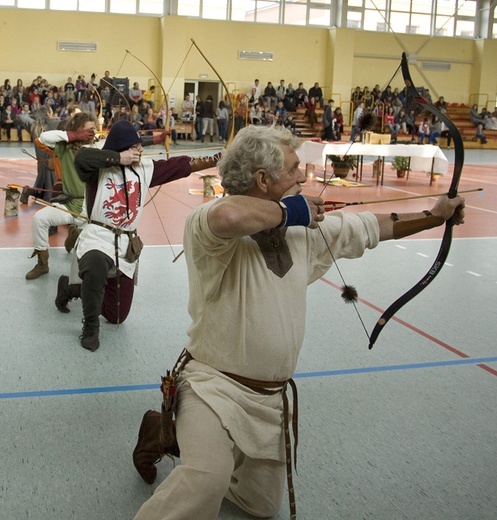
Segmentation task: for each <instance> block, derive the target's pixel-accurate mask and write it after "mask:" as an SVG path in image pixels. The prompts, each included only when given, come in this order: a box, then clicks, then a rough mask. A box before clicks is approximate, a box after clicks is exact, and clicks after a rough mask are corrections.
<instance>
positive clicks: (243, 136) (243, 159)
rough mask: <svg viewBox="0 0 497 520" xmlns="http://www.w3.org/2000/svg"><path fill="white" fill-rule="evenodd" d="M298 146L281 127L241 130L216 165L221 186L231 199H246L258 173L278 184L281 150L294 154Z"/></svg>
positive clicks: (282, 155)
mask: <svg viewBox="0 0 497 520" xmlns="http://www.w3.org/2000/svg"><path fill="white" fill-rule="evenodd" d="M300 144H301V142H300V139H299V138H298V137H296V136H294V135H293V134H292V132H290V130H288V129H286V128H284V127H282V126H254V125H250V126H247V127H245V128H242V129H241V130H240V131H239V132H238V133H237V134H236V136H235V139H234V140H233V142H232V143H231V145H230V146H229V148H228V149H226V150H225V151H223V154H222V157H221V160H220V161H219V163H218V164H217V166H218V168H219V173H220V175H221V177H222V182H221V184H222V185H223V187H224V189H225V190H226V191H227V192H228V193H229V194H230V195H246V194H247V193H248V192H250V190H251V189H252V188H253V187H254V185H255V181H256V179H255V175H254V174H255V172H256V171H257V170H259V169H263V170H266V172H267V174H268V175H269V177H270V178H271V179H272V180H273V181H275V182H276V181H278V179H279V173H280V171H281V170H282V168H283V166H284V153H283V146H285V145H286V146H290V147H291V148H292V149H293V150H296V149H297V148H298V147H299V146H300Z"/></svg>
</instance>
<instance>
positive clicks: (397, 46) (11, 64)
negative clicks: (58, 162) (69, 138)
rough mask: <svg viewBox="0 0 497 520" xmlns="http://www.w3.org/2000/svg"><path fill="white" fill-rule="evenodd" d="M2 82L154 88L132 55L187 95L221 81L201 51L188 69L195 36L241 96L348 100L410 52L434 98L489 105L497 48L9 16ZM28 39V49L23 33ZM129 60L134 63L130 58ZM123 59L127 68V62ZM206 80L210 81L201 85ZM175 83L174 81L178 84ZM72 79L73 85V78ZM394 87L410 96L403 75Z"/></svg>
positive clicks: (495, 85)
mask: <svg viewBox="0 0 497 520" xmlns="http://www.w3.org/2000/svg"><path fill="white" fill-rule="evenodd" d="M1 14H2V16H1V22H0V26H1V30H0V46H1V48H2V49H3V51H2V60H1V62H0V81H2V82H3V80H4V79H5V78H9V79H10V80H11V83H12V84H15V82H16V80H17V78H21V79H23V80H24V82H25V83H26V84H30V82H31V80H32V79H33V78H34V77H36V76H37V75H38V74H40V75H42V76H43V77H46V78H47V80H48V81H49V82H50V83H54V84H57V85H59V84H62V83H64V82H65V81H66V79H67V77H68V76H74V75H78V74H84V75H85V76H86V78H87V79H89V77H90V75H91V73H92V72H95V73H96V74H97V76H98V77H100V76H101V75H103V72H104V71H105V70H107V69H108V70H110V72H111V76H115V75H118V76H119V77H128V78H129V80H130V83H132V82H134V81H138V82H139V83H140V87H141V88H145V87H146V86H147V83H148V80H149V78H151V77H152V74H151V73H150V72H149V71H148V70H147V69H146V67H145V66H144V65H143V64H141V63H140V62H138V61H137V60H135V59H134V58H132V57H131V56H130V55H127V56H126V49H128V50H129V51H130V52H132V53H133V54H135V55H136V56H137V57H139V58H140V59H141V60H143V62H145V63H146V64H147V65H148V66H149V67H150V68H151V69H152V70H153V71H154V72H155V73H157V74H158V75H159V77H160V79H161V81H162V83H163V85H164V87H165V89H166V90H170V93H171V95H172V96H173V99H174V97H175V98H176V104H177V105H178V104H179V103H180V102H181V99H182V97H183V82H184V80H201V81H206V80H207V81H211V80H212V81H217V77H216V75H215V74H214V72H213V71H212V70H211V69H210V67H209V65H208V64H207V63H206V62H205V60H204V59H203V58H202V56H201V55H200V53H199V52H198V51H197V50H196V49H195V48H193V49H192V50H191V51H190V52H189V55H188V57H187V59H186V60H185V62H184V63H183V64H182V62H183V60H184V58H185V55H186V53H187V51H188V49H189V48H190V45H191V41H190V39H191V38H194V39H195V41H196V42H197V44H198V45H199V47H200V48H201V49H202V51H203V52H204V53H205V55H206V57H207V58H208V59H209V60H210V61H211V62H212V64H213V65H214V67H215V68H216V69H217V70H218V72H219V73H220V75H221V76H222V77H223V79H224V80H225V81H226V82H228V83H229V84H230V86H231V87H233V85H236V88H238V89H239V90H241V91H242V92H247V93H249V92H250V87H251V85H252V83H253V80H254V79H255V78H259V80H260V84H261V86H262V87H264V86H265V85H266V84H267V82H268V81H272V83H273V85H275V86H276V85H277V84H278V83H279V80H280V79H285V82H286V84H287V85H288V83H290V82H291V83H293V84H294V86H295V87H296V86H297V84H298V82H300V81H302V82H303V83H304V85H305V87H306V88H307V89H309V87H311V86H312V85H313V84H314V83H315V82H316V81H317V82H319V84H320V85H321V86H322V87H324V95H325V97H329V96H330V95H331V94H333V95H334V97H335V96H337V97H338V99H337V100H336V101H337V104H338V103H339V102H340V100H341V101H342V102H344V101H347V100H348V99H349V98H350V92H351V89H352V88H354V87H355V86H356V85H360V86H361V87H363V86H365V85H367V86H369V87H371V88H372V87H373V86H374V84H376V83H379V84H380V86H381V87H384V86H385V85H386V84H387V83H388V81H389V80H390V78H391V77H392V75H393V73H394V71H395V69H396V68H397V66H398V64H399V60H400V56H401V54H402V52H403V51H404V50H406V51H408V53H412V54H417V57H418V61H417V63H414V64H412V66H411V74H412V77H413V80H414V83H415V84H416V85H418V86H419V85H423V86H425V87H427V88H429V89H430V91H431V92H432V96H433V99H434V100H436V98H437V97H438V96H440V95H443V96H444V97H445V99H446V100H447V101H449V102H451V101H454V102H459V103H460V102H468V100H469V96H470V94H471V93H473V92H478V91H480V92H481V91H482V90H481V89H484V90H483V91H485V92H486V93H488V94H489V97H490V99H493V100H495V95H496V92H497V68H496V67H495V56H496V55H497V40H477V41H474V40H468V39H463V38H442V37H436V38H429V37H428V36H418V35H392V34H388V33H375V32H367V31H356V30H352V29H329V30H328V29H319V28H309V27H294V26H285V27H284V26H280V25H271V24H251V23H242V22H230V23H228V22H222V21H210V20H196V19H189V18H187V17H177V16H168V17H163V18H153V17H146V16H129V15H107V14H94V13H92V14H89V13H71V12H57V11H40V10H24V9H2V10H1ZM21 33H22V34H24V35H26V38H25V39H24V40H23V42H22V45H20V40H19V35H20V34H21ZM58 40H69V41H91V42H96V43H97V45H98V50H97V52H95V53H93V52H92V53H81V52H60V51H57V41H58ZM240 50H251V51H254V50H262V51H271V52H273V53H274V61H271V62H263V61H261V62H259V61H242V60H239V59H238V51H240ZM125 56H126V58H125ZM123 60H124V61H123ZM423 60H440V61H447V62H449V63H451V70H450V71H449V72H436V71H426V70H423V69H422V67H421V65H422V61H423ZM201 74H207V76H208V77H207V79H205V78H200V75H201ZM176 75H177V78H176V80H175V81H174V82H173V79H174V77H175V76H176ZM73 79H74V78H73ZM392 85H393V86H394V87H395V86H397V87H399V88H402V87H403V81H402V78H401V75H400V73H399V75H398V76H396V78H395V79H394V80H393V82H392Z"/></svg>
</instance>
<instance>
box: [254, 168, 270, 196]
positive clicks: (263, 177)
mask: <svg viewBox="0 0 497 520" xmlns="http://www.w3.org/2000/svg"><path fill="white" fill-rule="evenodd" d="M268 181H269V176H268V174H267V172H266V170H264V169H263V168H259V169H258V170H257V171H256V172H255V183H256V185H257V189H258V190H259V191H261V192H263V193H267V190H268Z"/></svg>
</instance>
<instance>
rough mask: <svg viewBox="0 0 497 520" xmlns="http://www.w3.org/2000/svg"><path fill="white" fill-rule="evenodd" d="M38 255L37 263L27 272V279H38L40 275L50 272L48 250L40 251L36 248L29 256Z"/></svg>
mask: <svg viewBox="0 0 497 520" xmlns="http://www.w3.org/2000/svg"><path fill="white" fill-rule="evenodd" d="M34 256H36V257H37V260H38V262H37V264H36V265H35V266H34V267H33V269H31V271H29V272H27V273H26V280H36V278H39V277H40V276H42V275H44V274H47V273H48V250H46V251H40V250H38V249H35V250H34V251H33V254H32V255H31V256H30V257H29V258H33V257H34Z"/></svg>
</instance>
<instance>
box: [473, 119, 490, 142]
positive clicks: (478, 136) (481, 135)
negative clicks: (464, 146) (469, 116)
mask: <svg viewBox="0 0 497 520" xmlns="http://www.w3.org/2000/svg"><path fill="white" fill-rule="evenodd" d="M477 140H479V141H480V143H481V144H486V143H487V138H486V136H485V133H484V132H483V124H482V123H479V124H478V126H477V127H476V134H475V137H473V141H477Z"/></svg>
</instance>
